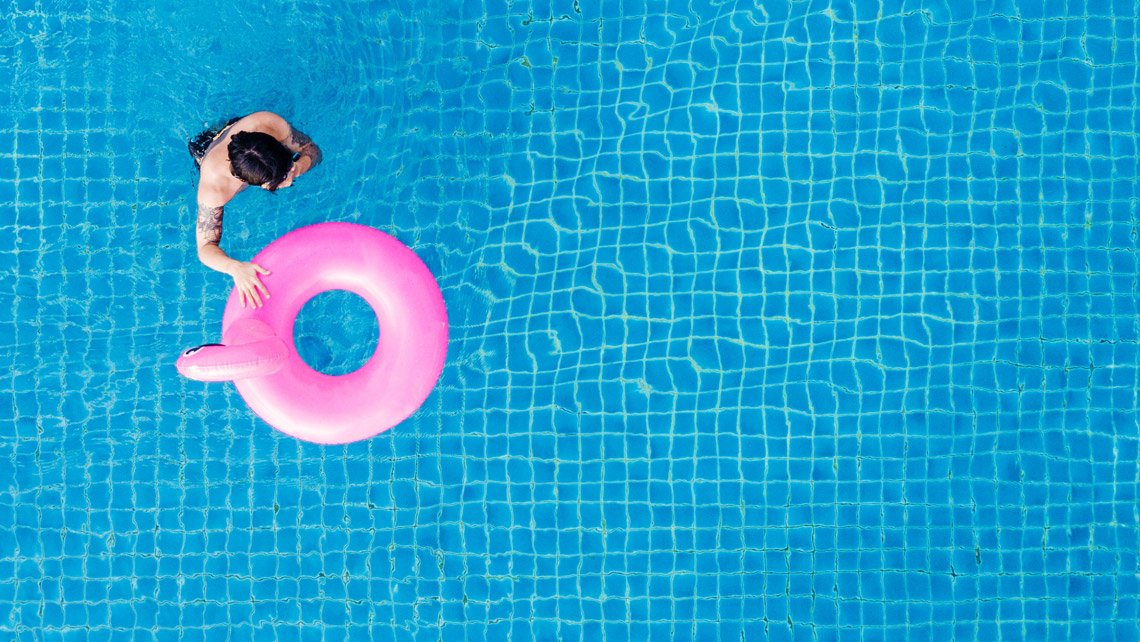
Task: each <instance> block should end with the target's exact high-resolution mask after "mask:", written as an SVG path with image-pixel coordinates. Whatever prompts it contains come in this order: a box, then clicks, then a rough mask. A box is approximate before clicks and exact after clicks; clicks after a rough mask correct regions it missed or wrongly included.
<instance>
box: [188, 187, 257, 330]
mask: <svg viewBox="0 0 1140 642" xmlns="http://www.w3.org/2000/svg"><path fill="white" fill-rule="evenodd" d="M223 211H224V206H222V205H218V206H212V205H208V204H205V203H202V202H199V203H198V224H197V226H196V227H197V235H196V236H197V242H198V260H199V261H201V262H202V264H203V265H205V266H206V267H208V268H210V269H212V270H217V271H218V272H221V273H223V274H228V275H230V276H231V277H233V280H234V287H236V288H237V289H238V292H239V293H240V295H241V306H242V307H243V308H244V307H245V305H246V301H248V302H249V303H250V305H254V306H255V307H261V299H262V296H264V297H265V298H266V299H268V298H269V290H267V289H265V285H264V284H263V283H262V282H261V279H260V278H258V274H269V270H267V269H265V268H263V267H261V266H260V265H258V264H256V263H243V262H242V261H237V260H234V259H231V258H230V257H228V256H226V253H225V252H224V251H222V248H221V247H219V246H218V244H219V243H221V241H222V214H223Z"/></svg>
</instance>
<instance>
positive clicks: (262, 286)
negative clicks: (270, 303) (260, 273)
mask: <svg viewBox="0 0 1140 642" xmlns="http://www.w3.org/2000/svg"><path fill="white" fill-rule="evenodd" d="M253 284H254V285H255V286H257V289H258V290H261V293H262V294H264V295H265V298H267V299H268V298H269V290H267V289H265V284H264V283H262V282H261V280H260V279H258V278H257V277H256V276H255V277H253Z"/></svg>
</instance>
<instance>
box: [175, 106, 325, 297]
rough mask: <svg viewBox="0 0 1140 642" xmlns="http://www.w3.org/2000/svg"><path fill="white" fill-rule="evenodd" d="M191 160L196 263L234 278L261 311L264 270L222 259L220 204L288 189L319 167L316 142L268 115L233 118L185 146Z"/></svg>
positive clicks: (257, 114) (267, 292)
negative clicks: (251, 190)
mask: <svg viewBox="0 0 1140 642" xmlns="http://www.w3.org/2000/svg"><path fill="white" fill-rule="evenodd" d="M187 146H188V147H189V150H190V155H191V156H193V157H194V161H195V162H196V163H197V164H198V171H199V173H200V175H201V178H200V180H199V181H198V222H197V235H196V236H197V245H198V260H199V261H201V262H202V264H203V265H205V266H206V267H208V268H211V269H213V270H217V271H218V272H222V273H223V274H228V275H230V276H231V277H233V280H234V287H235V288H237V290H238V293H239V294H240V295H241V304H242V307H245V305H246V303H247V302H248V303H249V304H250V305H252V306H255V307H261V303H262V297H263V296H264V297H265V298H269V291H268V290H267V289H266V288H265V285H264V284H262V283H261V278H260V276H259V275H262V274H269V270H267V269H265V268H263V267H262V266H260V265H257V264H256V263H252V262H244V261H237V260H235V259H231V258H230V257H228V256H226V253H225V252H223V251H222V249H221V248H220V247H219V246H218V244H219V243H220V242H221V240H222V213H223V210H224V208H225V205H226V204H227V203H229V202H230V200H231V199H233V197H234V196H236V195H237V193H238V192H240V191H242V190H244V189H245V188H247V187H249V186H250V185H258V186H260V187H263V188H265V189H267V190H269V191H270V192H275V191H277V190H278V189H280V188H282V187H289V186H290V185H292V184H293V180H294V179H296V178H297V177H298V176H300V175H302V174H304V173H305V172H307V171H309V170H310V169H312V168H313V167H314V166H315V165H317V164H318V163H320V162H321V160H322V158H323V156H322V154H321V150H320V148H319V147H317V145H316V143H314V142H313V140H312V139H311V138H309V137H308V136H306V135H305V134H303V133H301V132H299V131H297V130H296V129H294V128H293V126H292V125H290V124H289V123H288V122H287V121H286V120H285V119H284V118H282V117H280V116H278V115H277V114H274V113H273V112H268V111H259V112H254V113H252V114H250V115H248V116H239V117H237V118H232V119H230V120H229V121H228V122H226V124H225V125H224V126H222V127H221V128H220V129H218V130H217V131H214V130H206V131H204V132H202V133H201V134H198V135H197V136H195V137H194V138H192V139H191V140H189V141H188V143H187Z"/></svg>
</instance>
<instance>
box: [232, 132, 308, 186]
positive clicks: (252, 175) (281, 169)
mask: <svg viewBox="0 0 1140 642" xmlns="http://www.w3.org/2000/svg"><path fill="white" fill-rule="evenodd" d="M229 152H230V172H231V173H233V175H234V176H236V177H237V178H240V179H241V180H243V181H245V182H247V183H249V184H250V185H265V186H266V187H267V188H268V189H269V191H271V192H272V191H275V190H276V189H277V186H278V185H280V184H281V183H282V182H284V181H285V177H286V176H288V174H289V168H290V167H292V166H293V152H291V151H289V148H287V147H285V146H284V145H282V144H281V143H280V142H279V141H278V140H277V139H276V138H274V137H272V136H270V135H269V134H265V133H262V132H237V133H235V134H234V135H233V137H232V138H230V145H229Z"/></svg>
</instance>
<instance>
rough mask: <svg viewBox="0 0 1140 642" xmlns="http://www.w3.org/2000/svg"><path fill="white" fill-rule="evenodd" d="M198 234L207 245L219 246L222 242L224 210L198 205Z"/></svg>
mask: <svg viewBox="0 0 1140 642" xmlns="http://www.w3.org/2000/svg"><path fill="white" fill-rule="evenodd" d="M198 234H199V235H200V236H203V237H205V239H206V243H209V244H211V245H217V244H218V243H220V242H221V241H222V208H221V207H210V206H208V205H201V204H200V205H198Z"/></svg>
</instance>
